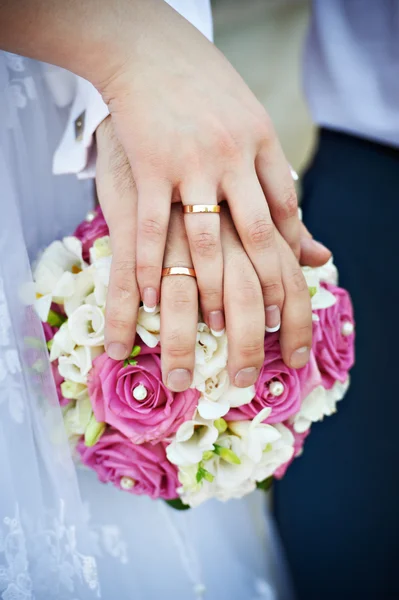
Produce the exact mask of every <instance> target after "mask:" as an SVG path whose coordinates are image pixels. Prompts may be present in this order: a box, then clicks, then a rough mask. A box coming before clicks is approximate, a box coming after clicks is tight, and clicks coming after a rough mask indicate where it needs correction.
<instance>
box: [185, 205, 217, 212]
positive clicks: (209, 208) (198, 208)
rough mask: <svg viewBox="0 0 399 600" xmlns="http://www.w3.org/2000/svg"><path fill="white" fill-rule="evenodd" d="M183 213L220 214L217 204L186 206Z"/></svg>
mask: <svg viewBox="0 0 399 600" xmlns="http://www.w3.org/2000/svg"><path fill="white" fill-rule="evenodd" d="M183 212H184V213H186V214H194V213H220V206H219V204H186V205H185V206H184V207H183Z"/></svg>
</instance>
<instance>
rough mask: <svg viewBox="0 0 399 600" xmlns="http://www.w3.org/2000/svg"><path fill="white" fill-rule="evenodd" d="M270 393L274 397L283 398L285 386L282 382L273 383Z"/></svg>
mask: <svg viewBox="0 0 399 600" xmlns="http://www.w3.org/2000/svg"><path fill="white" fill-rule="evenodd" d="M269 392H270V393H271V395H272V396H281V394H282V393H283V392H284V385H283V384H282V383H281V381H272V382H271V384H270V385H269Z"/></svg>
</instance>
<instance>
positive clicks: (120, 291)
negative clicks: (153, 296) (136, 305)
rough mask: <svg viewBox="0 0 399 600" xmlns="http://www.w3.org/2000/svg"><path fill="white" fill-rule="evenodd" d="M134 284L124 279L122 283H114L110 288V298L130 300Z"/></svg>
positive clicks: (134, 289)
mask: <svg viewBox="0 0 399 600" xmlns="http://www.w3.org/2000/svg"><path fill="white" fill-rule="evenodd" d="M135 291H136V286H135V285H133V283H132V282H129V281H128V280H125V281H124V282H123V283H115V284H114V285H113V287H112V288H111V298H112V299H113V300H118V301H120V300H128V299H129V300H131V299H134V297H135V296H136V295H137V294H135Z"/></svg>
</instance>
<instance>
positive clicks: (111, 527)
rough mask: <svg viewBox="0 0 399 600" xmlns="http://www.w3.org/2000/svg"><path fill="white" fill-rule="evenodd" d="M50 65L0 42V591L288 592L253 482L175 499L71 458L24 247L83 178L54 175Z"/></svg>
mask: <svg viewBox="0 0 399 600" xmlns="http://www.w3.org/2000/svg"><path fill="white" fill-rule="evenodd" d="M48 76H49V75H48V70H47V67H46V66H44V65H41V64H39V63H36V62H34V61H30V60H27V59H23V58H21V57H18V56H15V55H10V54H6V53H0V215H1V216H0V598H1V599H2V600H28V599H29V600H51V599H53V598H54V599H57V600H88V599H90V598H96V597H101V598H105V599H113V598H118V600H128V599H129V600H130V599H131V600H153V599H155V598H160V599H161V598H162V599H169V598H170V599H174V600H190V599H192V598H193V599H195V598H205V599H207V600H215V599H218V600H223V599H226V600H261V599H262V598H263V599H267V600H274V599H276V600H277V599H281V600H286V599H287V598H291V594H290V590H289V584H288V580H287V577H286V574H285V570H284V567H283V561H282V557H281V552H280V550H279V548H278V544H277V538H276V535H275V533H274V532H273V527H272V523H271V520H270V516H269V514H268V512H267V508H266V496H265V495H264V494H263V493H262V492H259V493H255V494H253V495H252V496H250V497H248V498H246V499H244V500H241V501H230V502H228V503H226V504H223V503H216V502H208V503H205V504H204V505H203V506H201V507H199V508H198V509H195V510H191V511H184V512H178V511H174V510H173V509H171V508H169V507H168V506H166V505H165V504H164V503H162V502H161V501H159V502H153V501H151V500H150V499H148V498H145V497H136V496H132V495H130V494H123V493H121V492H119V491H117V490H116V489H114V488H111V487H107V486H104V485H102V484H100V483H99V482H98V481H97V479H96V477H95V475H94V474H93V473H91V472H89V471H83V470H81V471H79V470H78V473H76V471H75V467H74V465H73V463H72V461H71V458H70V456H69V450H68V446H67V443H66V439H65V436H64V434H63V426H62V421H61V414H60V410H59V407H58V403H57V397H56V393H55V389H54V384H53V382H52V379H51V371H50V367H49V363H48V359H47V352H46V348H45V346H44V341H43V335H42V332H41V325H40V323H39V322H38V320H37V318H36V316H35V314H34V312H33V310H32V305H31V303H32V300H33V299H32V297H31V293H32V287H31V274H30V268H29V259H33V258H34V256H35V255H36V253H37V252H38V251H39V250H40V249H41V248H43V247H44V246H45V245H46V244H48V243H50V242H51V241H52V240H53V239H55V238H58V237H60V236H63V235H65V234H69V233H71V232H72V231H73V229H74V227H75V226H76V224H77V223H78V222H79V221H80V220H82V219H83V218H84V216H85V214H86V212H87V211H88V210H89V209H90V207H91V204H92V198H93V190H92V183H90V182H79V181H78V180H77V179H76V178H75V177H74V176H62V177H58V178H57V177H53V176H52V175H51V164H52V156H53V153H54V150H55V147H56V145H57V142H58V141H59V139H60V136H61V134H62V131H63V127H64V125H65V119H66V116H67V109H66V108H60V107H59V106H56V105H55V103H54V100H53V98H52V96H51V95H50V94H49V91H48V88H47V80H48Z"/></svg>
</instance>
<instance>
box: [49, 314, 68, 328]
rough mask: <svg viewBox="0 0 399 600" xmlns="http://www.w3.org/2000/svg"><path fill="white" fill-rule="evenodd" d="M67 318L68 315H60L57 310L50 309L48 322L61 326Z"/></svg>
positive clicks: (51, 324)
mask: <svg viewBox="0 0 399 600" xmlns="http://www.w3.org/2000/svg"><path fill="white" fill-rule="evenodd" d="M66 320H67V317H66V316H65V315H60V313H57V312H55V310H49V313H48V317H47V323H48V324H49V325H50V326H51V327H61V325H62V324H63V323H65V321H66Z"/></svg>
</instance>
